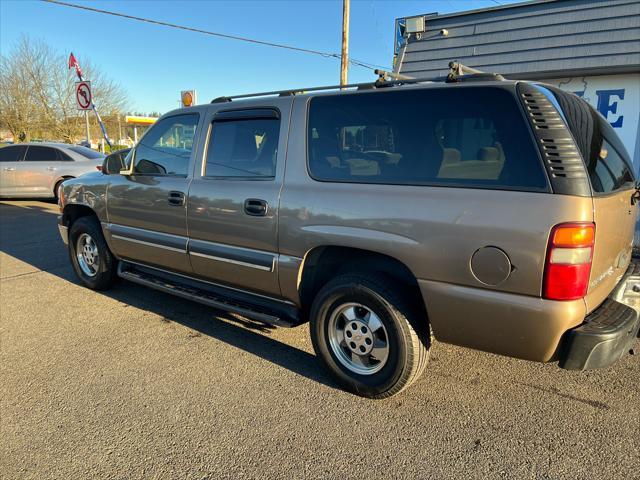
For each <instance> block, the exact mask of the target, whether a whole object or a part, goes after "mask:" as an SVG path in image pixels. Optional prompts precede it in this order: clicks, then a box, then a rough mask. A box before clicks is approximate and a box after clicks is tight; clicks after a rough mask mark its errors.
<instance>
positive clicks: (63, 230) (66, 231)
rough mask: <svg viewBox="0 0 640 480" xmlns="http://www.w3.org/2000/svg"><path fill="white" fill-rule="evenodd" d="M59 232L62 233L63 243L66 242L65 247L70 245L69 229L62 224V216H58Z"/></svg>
mask: <svg viewBox="0 0 640 480" xmlns="http://www.w3.org/2000/svg"><path fill="white" fill-rule="evenodd" d="M58 231H59V232H60V238H62V241H63V242H64V244H65V245H68V244H69V229H68V228H67V226H66V225H65V224H64V223H62V215H59V216H58Z"/></svg>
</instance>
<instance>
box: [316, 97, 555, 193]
mask: <svg viewBox="0 0 640 480" xmlns="http://www.w3.org/2000/svg"><path fill="white" fill-rule="evenodd" d="M307 154H308V166H309V173H310V175H311V176H312V177H313V178H314V179H316V180H319V181H334V182H352V183H380V184H396V185H443V186H461V187H477V188H495V189H509V190H526V191H548V188H549V187H548V182H547V178H546V174H545V172H544V170H543V168H542V164H541V161H540V159H539V157H538V152H537V148H536V146H535V144H534V142H533V139H532V137H531V134H530V132H529V130H528V126H527V124H526V120H525V118H524V117H523V115H522V113H521V110H520V108H519V106H518V104H517V103H516V99H515V98H514V96H513V95H511V94H510V93H509V92H508V91H506V90H504V89H500V88H491V87H486V88H485V87H478V88H458V87H450V88H449V87H447V88H437V89H424V90H404V91H402V90H396V91H393V90H389V91H388V92H374V93H363V94H351V95H331V96H319V97H315V98H312V99H311V100H310V104H309V123H308V132H307Z"/></svg>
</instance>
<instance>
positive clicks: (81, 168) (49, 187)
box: [0, 143, 104, 198]
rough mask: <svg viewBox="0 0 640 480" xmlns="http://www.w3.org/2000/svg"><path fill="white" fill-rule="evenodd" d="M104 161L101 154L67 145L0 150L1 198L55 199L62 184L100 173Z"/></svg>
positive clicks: (17, 147) (15, 146)
mask: <svg viewBox="0 0 640 480" xmlns="http://www.w3.org/2000/svg"><path fill="white" fill-rule="evenodd" d="M103 159H104V155H103V154H102V153H99V152H96V151H94V150H91V149H90V148H87V147H82V146H80V145H70V144H66V143H21V144H18V145H10V146H7V147H3V148H0V197H39V198H55V197H56V194H57V191H58V185H59V184H60V183H61V182H62V181H64V180H67V179H69V178H75V177H78V176H80V175H82V174H84V173H88V172H95V171H96V170H100V168H101V166H102V161H103Z"/></svg>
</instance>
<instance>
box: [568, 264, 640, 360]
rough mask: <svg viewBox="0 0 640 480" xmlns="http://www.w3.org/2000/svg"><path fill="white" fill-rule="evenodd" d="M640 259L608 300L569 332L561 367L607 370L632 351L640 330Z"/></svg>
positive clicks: (631, 267)
mask: <svg viewBox="0 0 640 480" xmlns="http://www.w3.org/2000/svg"><path fill="white" fill-rule="evenodd" d="M639 312H640V260H638V259H634V262H632V264H631V266H630V267H629V269H628V270H627V273H626V274H625V276H624V277H623V278H622V280H621V281H620V282H619V283H618V285H617V287H616V288H615V290H614V291H613V292H612V293H611V295H609V297H608V298H607V299H606V300H605V301H604V302H603V303H602V305H600V306H599V307H598V308H596V309H595V310H594V311H593V312H591V313H590V314H589V315H587V317H586V318H585V321H584V323H583V324H582V325H580V326H579V327H577V328H574V329H572V330H570V331H569V332H567V334H566V335H565V338H564V340H563V345H562V349H561V354H560V367H562V368H566V369H568V370H590V369H595V368H605V367H608V366H609V365H611V364H612V363H614V362H616V361H617V360H618V359H619V358H620V357H621V356H622V355H624V354H625V353H626V352H628V351H629V349H630V348H631V347H632V345H633V343H634V342H635V341H636V337H637V336H638V329H639V328H640V316H639Z"/></svg>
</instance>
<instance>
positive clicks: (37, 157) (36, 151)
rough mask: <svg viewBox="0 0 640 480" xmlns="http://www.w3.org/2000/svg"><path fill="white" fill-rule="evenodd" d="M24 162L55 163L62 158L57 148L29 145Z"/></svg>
mask: <svg viewBox="0 0 640 480" xmlns="http://www.w3.org/2000/svg"><path fill="white" fill-rule="evenodd" d="M24 160H25V162H55V161H58V160H60V157H59V156H58V151H57V150H56V149H55V148H51V147H40V146H33V145H29V148H27V155H26V156H25V158H24Z"/></svg>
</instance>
